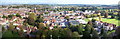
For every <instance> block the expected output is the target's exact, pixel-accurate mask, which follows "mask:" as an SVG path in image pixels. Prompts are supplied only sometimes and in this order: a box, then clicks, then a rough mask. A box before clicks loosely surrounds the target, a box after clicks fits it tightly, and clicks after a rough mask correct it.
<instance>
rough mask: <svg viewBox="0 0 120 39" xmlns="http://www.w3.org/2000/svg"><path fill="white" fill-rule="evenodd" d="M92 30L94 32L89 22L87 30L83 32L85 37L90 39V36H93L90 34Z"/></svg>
mask: <svg viewBox="0 0 120 39" xmlns="http://www.w3.org/2000/svg"><path fill="white" fill-rule="evenodd" d="M91 32H92V30H91V26H90V25H89V24H87V25H86V26H85V31H84V33H83V39H89V38H91V36H90V34H91Z"/></svg>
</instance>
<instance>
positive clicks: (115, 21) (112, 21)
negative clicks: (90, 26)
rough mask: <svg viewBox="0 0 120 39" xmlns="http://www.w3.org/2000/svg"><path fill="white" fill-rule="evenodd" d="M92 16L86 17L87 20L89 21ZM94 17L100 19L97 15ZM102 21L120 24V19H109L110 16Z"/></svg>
mask: <svg viewBox="0 0 120 39" xmlns="http://www.w3.org/2000/svg"><path fill="white" fill-rule="evenodd" d="M90 19H91V18H86V19H84V20H85V21H87V22H88V21H89V20H90ZM94 19H99V18H98V17H96V18H94ZM101 21H103V22H107V23H112V24H115V25H117V26H120V23H119V22H120V20H117V19H108V18H102V20H101Z"/></svg>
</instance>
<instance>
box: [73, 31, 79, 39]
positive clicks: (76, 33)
mask: <svg viewBox="0 0 120 39" xmlns="http://www.w3.org/2000/svg"><path fill="white" fill-rule="evenodd" d="M72 37H73V39H80V35H79V33H78V32H73V33H72Z"/></svg>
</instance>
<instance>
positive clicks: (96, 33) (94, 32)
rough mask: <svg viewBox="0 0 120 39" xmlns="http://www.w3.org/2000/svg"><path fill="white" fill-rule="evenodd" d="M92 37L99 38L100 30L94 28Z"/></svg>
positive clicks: (93, 38)
mask: <svg viewBox="0 0 120 39" xmlns="http://www.w3.org/2000/svg"><path fill="white" fill-rule="evenodd" d="M92 39H99V35H98V32H97V31H96V30H94V28H92Z"/></svg>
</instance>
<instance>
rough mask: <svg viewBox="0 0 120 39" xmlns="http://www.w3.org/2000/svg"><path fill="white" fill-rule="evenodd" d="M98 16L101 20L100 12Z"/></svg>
mask: <svg viewBox="0 0 120 39" xmlns="http://www.w3.org/2000/svg"><path fill="white" fill-rule="evenodd" d="M98 16H99V21H101V14H100V13H99V14H98Z"/></svg>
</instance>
